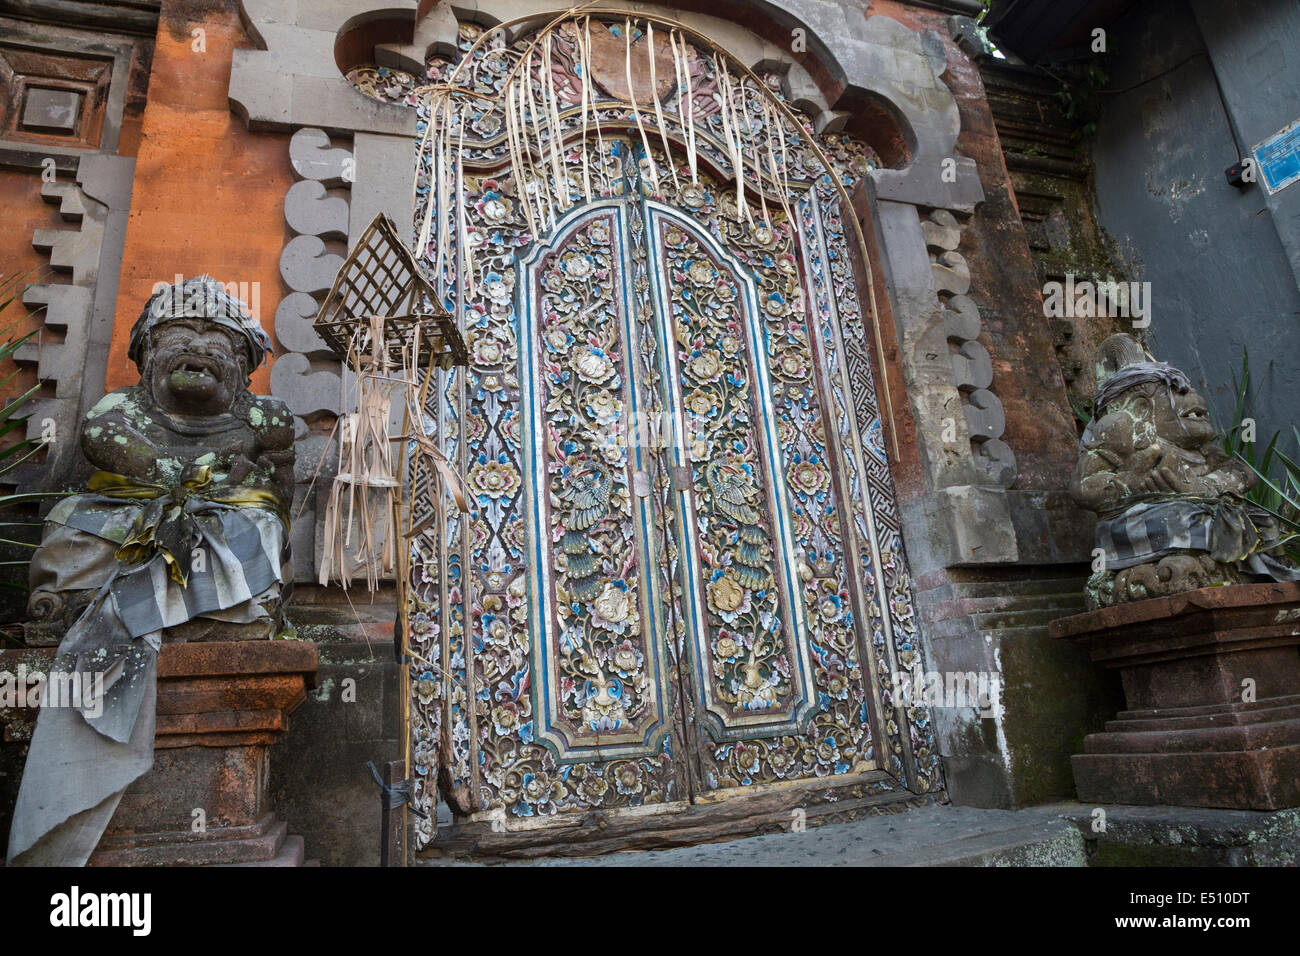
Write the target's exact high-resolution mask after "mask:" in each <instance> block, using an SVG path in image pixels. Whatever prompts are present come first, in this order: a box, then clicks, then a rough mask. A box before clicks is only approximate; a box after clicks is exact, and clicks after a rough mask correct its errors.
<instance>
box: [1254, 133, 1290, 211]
mask: <svg viewBox="0 0 1300 956" xmlns="http://www.w3.org/2000/svg"><path fill="white" fill-rule="evenodd" d="M1251 152H1252V153H1253V154H1254V156H1255V166H1256V168H1257V169H1258V170H1259V171H1260V174H1261V175H1262V177H1263V180H1264V188H1265V189H1267V190H1268V193H1269V195H1270V196H1271V195H1273V193H1275V192H1279V191H1281V190H1283V189H1285V188H1286V187H1287V186H1290V185H1291V184H1292V183H1294V182H1296V181H1297V180H1300V120H1295V121H1294V122H1292V123H1291V124H1290V125H1288V126H1284V127H1283V128H1282V129H1280V130H1278V131H1277V132H1276V133H1274V134H1273V135H1272V136H1270V137H1269V138H1268V139H1266V140H1264V141H1263V142H1262V143H1260V144H1259V145H1258V146H1256V147H1255V148H1254V149H1253V150H1251Z"/></svg>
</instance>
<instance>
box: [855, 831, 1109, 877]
mask: <svg viewBox="0 0 1300 956" xmlns="http://www.w3.org/2000/svg"><path fill="white" fill-rule="evenodd" d="M1084 849H1085V844H1084V841H1083V836H1082V835H1081V834H1080V833H1079V830H1078V828H1077V827H1075V826H1072V825H1070V824H1069V823H1066V822H1065V821H1062V820H1055V821H1051V822H1046V821H1045V822H1041V823H1033V824H1027V825H1024V826H1016V827H1012V828H1010V829H1007V830H1000V831H997V832H993V833H981V834H974V835H972V836H969V837H964V838H962V839H960V840H954V841H952V842H950V843H941V844H938V845H936V846H932V847H923V848H921V849H918V850H907V851H901V852H898V853H889V854H881V855H879V856H873V857H872V858H871V859H864V860H861V861H854V863H855V864H856V865H861V866H1070V867H1074V866H1087V859H1086V855H1085V852H1084ZM850 865H854V864H850Z"/></svg>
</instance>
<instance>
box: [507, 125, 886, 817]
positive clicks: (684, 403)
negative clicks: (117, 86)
mask: <svg viewBox="0 0 1300 956" xmlns="http://www.w3.org/2000/svg"><path fill="white" fill-rule="evenodd" d="M640 152H641V149H640V147H634V146H632V145H631V144H630V143H627V142H616V143H615V144H614V147H613V153H614V155H615V156H618V157H621V158H624V159H625V161H626V166H627V170H628V173H627V176H626V178H625V181H624V192H623V195H622V196H621V197H619V198H614V199H608V200H604V201H602V202H599V203H594V204H592V205H591V206H589V207H585V208H583V209H581V210H579V211H577V212H575V213H574V214H573V215H571V216H570V217H568V218H567V219H566V220H565V221H564V223H563V224H562V225H561V226H560V228H559V229H557V231H556V232H555V234H554V236H553V237H552V238H551V240H550V241H549V242H546V243H542V244H539V245H538V246H537V247H536V248H535V249H534V251H533V253H532V254H531V255H530V256H529V257H528V258H527V259H526V260H525V262H524V263H523V265H522V266H521V284H520V288H519V291H518V302H519V306H520V319H521V324H520V330H519V343H520V369H521V374H520V393H521V395H522V396H524V403H525V408H526V411H525V417H524V421H523V426H522V430H523V435H524V440H523V448H524V461H525V462H527V463H528V466H529V468H528V473H527V475H526V478H525V493H524V500H525V501H526V502H527V503H528V514H527V539H528V541H529V543H530V547H531V549H532V552H531V561H530V564H531V566H532V567H534V568H536V569H537V570H536V573H535V574H533V575H530V577H529V589H528V601H529V604H528V606H529V620H530V622H531V623H532V625H533V626H532V628H531V639H532V640H531V651H532V659H533V661H534V674H533V678H532V679H533V692H534V693H533V700H534V715H535V720H536V739H537V740H538V742H541V743H543V744H544V745H546V746H547V747H548V748H550V749H552V750H553V752H554V754H555V757H556V759H557V761H558V763H560V764H561V765H564V766H573V765H580V764H590V763H592V762H593V761H596V762H605V761H614V763H613V764H611V766H610V772H611V773H612V777H613V780H614V781H615V786H616V787H618V786H622V788H623V789H624V790H629V791H632V790H638V789H642V790H643V791H644V795H645V796H646V797H650V796H651V795H652V794H653V796H654V797H656V798H658V799H663V800H672V799H686V798H687V796H688V794H700V793H703V792H706V791H712V790H718V789H720V788H728V787H736V786H743V785H750V784H753V783H757V782H776V781H779V780H798V779H800V778H805V777H823V776H841V775H846V774H854V773H861V772H863V771H866V770H871V769H873V768H874V767H875V766H876V764H875V761H874V759H873V754H872V750H871V740H872V733H871V730H870V726H871V714H872V713H874V712H875V707H876V705H875V702H874V701H872V700H871V699H870V689H869V684H868V682H867V679H866V672H865V670H864V668H863V666H862V663H861V660H860V657H859V649H858V646H857V641H856V636H855V630H854V619H855V613H854V607H853V604H852V599H851V596H850V590H849V581H848V579H847V576H846V564H845V557H846V556H845V554H844V547H843V544H842V538H843V531H842V527H843V522H844V515H843V511H842V509H841V507H840V504H839V501H840V493H839V490H838V489H836V488H835V487H834V481H835V478H836V475H835V474H834V473H833V469H832V467H831V462H832V461H834V460H841V461H842V460H843V458H844V456H843V454H842V453H841V452H840V451H839V450H838V449H835V450H832V449H833V448H834V443H832V442H828V438H827V433H826V423H825V422H824V421H823V410H822V408H821V400H820V397H819V395H820V391H821V385H820V363H819V361H818V357H817V355H816V354H815V350H814V348H813V333H812V331H811V330H810V329H809V328H808V327H807V323H806V320H805V318H804V317H803V315H802V306H801V305H800V303H801V302H802V301H803V295H804V293H803V291H802V286H801V279H800V271H801V270H800V266H799V263H798V260H797V259H796V254H797V253H798V251H799V249H798V244H797V243H796V242H795V241H794V236H793V235H792V233H791V230H790V228H789V226H788V225H787V224H786V222H785V221H784V219H783V217H782V216H781V215H777V216H775V217H773V225H772V226H771V227H768V226H766V225H762V224H758V225H755V224H753V223H746V222H743V221H742V220H740V219H739V218H738V217H733V218H731V219H728V215H727V210H728V198H729V197H728V194H727V193H726V192H725V191H723V190H719V189H718V188H717V187H716V185H715V184H712V183H710V182H709V181H708V178H707V177H705V178H704V179H703V180H701V182H700V185H699V186H690V187H687V190H686V193H687V194H686V197H685V203H683V204H681V205H674V204H673V203H670V202H663V201H656V200H652V199H649V198H648V197H647V195H646V194H647V193H648V191H649V190H648V188H643V183H642V182H641V179H640V176H639V173H638V169H639V164H638V163H637V162H635V160H636V158H637V157H638V154H639V153H640ZM732 198H733V202H732V205H731V207H730V208H731V209H732V210H734V197H732ZM692 202H693V206H692V205H691V204H690V203H692ZM719 224H721V226H722V228H721V230H720V235H721V237H722V238H721V239H720V238H719V237H718V236H717V235H715V234H714V233H713V232H711V231H710V226H713V228H715V229H716V228H718V226H719ZM580 777H581V778H582V779H583V780H586V779H588V771H587V770H586V768H583V770H582V773H581V774H580ZM628 795H631V793H629V794H628Z"/></svg>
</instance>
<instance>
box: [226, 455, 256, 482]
mask: <svg viewBox="0 0 1300 956" xmlns="http://www.w3.org/2000/svg"><path fill="white" fill-rule="evenodd" d="M252 470H253V463H252V462H251V461H250V460H249V459H248V457H247V456H245V455H242V454H240V455H235V456H234V458H232V459H231V461H230V474H229V476H228V477H227V481H229V482H230V484H232V485H237V484H239V483H240V482H241V481H243V480H244V479H245V478H246V477H248V473H249V472H250V471H252Z"/></svg>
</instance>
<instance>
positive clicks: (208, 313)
mask: <svg viewBox="0 0 1300 956" xmlns="http://www.w3.org/2000/svg"><path fill="white" fill-rule="evenodd" d="M175 319H205V320H207V321H208V322H211V323H212V324H214V325H219V326H221V327H222V328H226V329H230V330H231V331H233V332H238V333H239V335H240V336H241V337H242V339H243V342H244V346H245V349H246V350H247V352H248V368H249V371H252V370H253V369H255V368H257V367H258V366H259V365H261V364H262V363H263V362H264V361H266V356H267V355H268V354H269V353H271V352H272V351H273V349H272V347H271V337H270V336H269V335H267V334H266V332H265V331H264V330H263V329H262V326H261V325H260V324H259V323H258V321H257V319H255V318H253V314H252V312H250V311H249V309H248V306H246V305H245V304H244V303H243V302H241V301H240V300H239V299H237V298H235V297H234V296H233V295H231V294H230V293H229V292H227V291H226V289H225V286H223V285H222V284H221V283H220V282H218V281H217V280H216V279H214V278H212V277H211V276H207V275H203V276H197V277H196V278H193V279H183V280H181V281H180V282H177V283H174V284H172V285H169V286H166V287H164V288H162V289H158V290H157V291H156V292H154V294H153V295H152V296H150V297H149V301H148V302H146V303H145V305H144V310H143V311H142V312H141V313H140V317H139V318H138V319H136V320H135V325H133V326H132V327H131V341H130V345H129V346H128V347H127V352H126V355H127V358H129V359H130V360H131V361H133V362H134V363H135V364H136V367H137V368H140V369H142V370H143V363H144V352H145V348H146V346H147V343H148V341H149V335H150V333H151V332H152V331H153V330H154V329H155V328H157V327H158V326H160V325H162V324H164V323H165V322H170V321H173V320H175Z"/></svg>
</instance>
